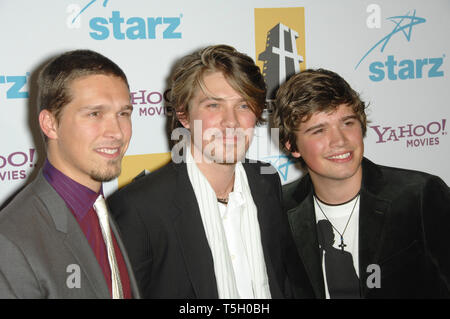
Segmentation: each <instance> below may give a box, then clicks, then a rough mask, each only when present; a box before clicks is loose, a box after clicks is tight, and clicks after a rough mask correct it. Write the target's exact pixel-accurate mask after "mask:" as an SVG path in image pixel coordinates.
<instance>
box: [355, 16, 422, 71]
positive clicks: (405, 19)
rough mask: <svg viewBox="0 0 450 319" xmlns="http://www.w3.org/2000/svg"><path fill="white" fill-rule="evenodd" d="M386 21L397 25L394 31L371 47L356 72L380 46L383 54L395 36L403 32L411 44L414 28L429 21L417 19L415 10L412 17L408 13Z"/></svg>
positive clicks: (357, 65)
mask: <svg viewBox="0 0 450 319" xmlns="http://www.w3.org/2000/svg"><path fill="white" fill-rule="evenodd" d="M386 20H388V21H391V22H393V23H394V24H395V26H394V29H393V30H392V31H391V32H390V33H388V34H387V35H386V36H384V37H383V38H382V39H381V40H380V41H378V42H377V43H375V45H374V46H373V47H371V48H370V49H369V51H367V52H366V54H364V56H363V57H362V58H361V60H359V62H358V63H357V64H356V66H355V70H356V69H357V68H358V67H359V65H360V64H361V62H362V61H363V60H364V59H365V58H366V57H367V56H368V55H369V54H370V53H371V52H372V51H373V50H375V49H376V48H377V47H378V46H380V45H381V48H380V52H383V51H384V49H385V48H386V46H387V44H388V43H389V41H390V40H391V38H392V37H393V36H394V35H395V34H397V33H399V32H402V34H403V35H404V36H405V38H406V40H407V41H408V42H410V41H411V34H412V29H413V26H415V25H418V24H422V23H425V22H426V21H427V20H426V19H425V18H420V17H416V10H414V11H413V12H412V14H411V15H410V12H409V11H408V12H407V13H406V14H405V15H401V16H394V17H389V18H386Z"/></svg>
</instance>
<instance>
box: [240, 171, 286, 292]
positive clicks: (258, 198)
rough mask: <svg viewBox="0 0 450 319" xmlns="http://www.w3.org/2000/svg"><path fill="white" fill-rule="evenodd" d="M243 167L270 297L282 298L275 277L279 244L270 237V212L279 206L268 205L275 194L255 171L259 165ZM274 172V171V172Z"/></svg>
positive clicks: (278, 258) (275, 200)
mask: <svg viewBox="0 0 450 319" xmlns="http://www.w3.org/2000/svg"><path fill="white" fill-rule="evenodd" d="M243 166H244V169H245V172H246V175H247V180H248V184H249V187H250V191H251V194H252V197H253V202H254V203H255V206H256V209H257V214H258V221H259V227H260V234H261V245H262V249H263V254H264V261H265V263H266V270H267V276H268V280H269V286H270V293H271V295H272V298H283V296H284V294H283V290H282V287H280V283H279V280H280V278H277V271H276V269H275V265H281V264H282V261H281V256H280V254H281V252H280V251H279V250H278V247H279V246H276V245H273V242H272V237H271V235H272V234H273V231H272V227H273V225H272V222H271V218H270V216H271V214H273V213H274V212H276V211H278V210H279V207H274V206H273V205H270V204H272V203H276V202H277V199H276V198H272V197H275V194H272V192H271V188H270V185H268V184H267V182H266V180H265V179H260V178H258V177H259V172H255V168H257V169H258V170H259V169H260V168H261V166H259V165H253V166H252V164H245V163H244V165H243ZM275 173H276V172H275Z"/></svg>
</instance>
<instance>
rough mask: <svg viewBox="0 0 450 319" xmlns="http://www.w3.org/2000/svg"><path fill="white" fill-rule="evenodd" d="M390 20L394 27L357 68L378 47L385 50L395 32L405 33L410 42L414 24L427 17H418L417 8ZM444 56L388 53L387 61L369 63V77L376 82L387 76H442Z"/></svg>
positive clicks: (362, 59) (412, 77)
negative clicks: (410, 57) (400, 56)
mask: <svg viewBox="0 0 450 319" xmlns="http://www.w3.org/2000/svg"><path fill="white" fill-rule="evenodd" d="M386 20H389V21H391V22H393V23H394V25H395V26H394V29H393V30H392V31H391V32H390V33H388V34H387V35H386V36H384V37H383V38H382V39H381V40H380V41H378V42H377V43H376V44H375V45H374V46H372V47H371V48H370V49H369V50H368V51H367V52H366V54H364V56H363V57H362V58H361V60H359V62H358V63H357V64H356V66H355V70H356V69H357V68H358V67H359V65H360V64H361V63H362V62H363V61H364V59H365V58H366V57H367V56H368V55H369V54H370V53H371V52H372V51H374V50H375V49H376V48H377V47H379V48H380V52H384V49H385V48H386V46H387V44H388V43H389V41H390V40H391V39H392V37H393V36H394V35H395V34H398V33H400V32H401V33H400V34H403V35H404V36H405V39H406V40H407V41H408V42H410V41H411V35H412V29H413V26H415V25H418V24H422V23H425V22H426V19H425V18H421V17H417V16H416V10H413V11H412V13H411V12H407V13H406V14H405V15H401V16H394V17H389V18H387V19H386ZM444 57H445V55H443V56H442V57H437V58H429V57H423V58H422V57H421V58H414V59H402V60H399V59H397V58H396V57H395V56H394V55H388V56H387V58H386V61H374V62H372V63H370V65H369V71H370V75H369V79H370V80H372V81H374V82H379V81H382V80H384V79H385V78H386V76H387V79H389V80H397V79H400V80H409V79H421V78H423V77H428V78H432V77H442V76H444V71H442V70H441V69H440V68H441V66H442V64H443V62H444Z"/></svg>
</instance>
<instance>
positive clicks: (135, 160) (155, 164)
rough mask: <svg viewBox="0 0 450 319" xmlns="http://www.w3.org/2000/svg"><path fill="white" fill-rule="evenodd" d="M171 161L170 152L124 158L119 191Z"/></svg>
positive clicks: (119, 179)
mask: <svg viewBox="0 0 450 319" xmlns="http://www.w3.org/2000/svg"><path fill="white" fill-rule="evenodd" d="M170 160H171V156H170V152H167V153H157V154H143V155H129V156H124V158H123V160H122V172H121V174H120V176H119V178H118V184H119V189H120V188H122V187H124V186H125V185H127V184H129V183H131V182H132V181H133V180H134V179H135V178H136V177H137V176H141V175H145V174H146V173H148V172H153V171H155V170H157V169H158V168H160V167H163V166H164V165H166V164H167V163H169V162H170Z"/></svg>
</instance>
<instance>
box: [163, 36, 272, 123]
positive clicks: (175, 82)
mask: <svg viewBox="0 0 450 319" xmlns="http://www.w3.org/2000/svg"><path fill="white" fill-rule="evenodd" d="M213 72H222V74H223V75H224V77H225V79H226V80H227V81H228V83H229V84H230V85H231V87H232V88H233V89H234V90H236V91H237V92H239V93H240V94H241V95H242V97H243V98H244V99H245V100H246V101H247V102H248V103H249V107H250V109H251V110H252V112H253V113H254V114H255V115H256V118H257V123H258V124H259V123H262V122H264V120H263V118H262V113H263V110H264V106H265V100H266V84H265V82H264V77H263V76H262V74H261V71H260V69H259V67H258V66H257V65H256V64H255V62H254V61H253V60H252V59H251V58H250V57H249V56H247V55H246V54H243V53H241V52H238V51H237V50H236V49H235V48H233V47H231V46H228V45H213V46H208V47H206V48H203V49H201V50H198V51H196V52H194V53H192V54H190V55H188V56H186V57H184V58H183V59H182V60H181V62H180V63H179V64H178V66H177V67H176V68H175V70H174V72H173V76H172V87H171V92H170V105H171V106H172V109H173V112H172V130H173V129H175V128H177V127H180V126H182V125H181V123H180V122H179V120H178V117H177V113H180V114H182V115H183V116H184V115H186V113H189V102H190V100H191V99H192V97H193V96H194V93H195V90H196V89H197V88H201V87H203V86H204V85H203V78H204V76H205V75H206V74H208V73H213Z"/></svg>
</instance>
